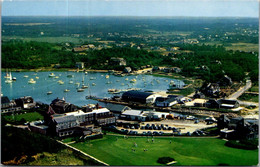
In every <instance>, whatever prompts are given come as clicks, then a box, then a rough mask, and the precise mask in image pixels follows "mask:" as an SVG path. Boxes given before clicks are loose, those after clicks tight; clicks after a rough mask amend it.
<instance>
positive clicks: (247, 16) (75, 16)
mask: <svg viewBox="0 0 260 167" xmlns="http://www.w3.org/2000/svg"><path fill="white" fill-rule="evenodd" d="M2 17H194V18H195V17H197V18H198V17H204V18H205V17H206V18H259V16H138V15H93V16H83V15H72V16H68V15H4V16H3V15H2Z"/></svg>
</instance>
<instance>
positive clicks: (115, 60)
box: [109, 57, 126, 66]
mask: <svg viewBox="0 0 260 167" xmlns="http://www.w3.org/2000/svg"><path fill="white" fill-rule="evenodd" d="M109 64H111V65H118V66H126V61H125V59H124V58H120V57H111V59H110V62H109Z"/></svg>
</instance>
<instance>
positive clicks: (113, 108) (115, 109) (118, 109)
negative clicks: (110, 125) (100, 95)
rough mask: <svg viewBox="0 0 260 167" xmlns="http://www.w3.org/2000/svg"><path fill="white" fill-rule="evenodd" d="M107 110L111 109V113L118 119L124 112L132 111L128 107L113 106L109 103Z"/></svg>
mask: <svg viewBox="0 0 260 167" xmlns="http://www.w3.org/2000/svg"><path fill="white" fill-rule="evenodd" d="M106 108H107V109H109V110H110V111H111V112H113V114H114V116H116V117H118V116H119V115H121V114H122V113H123V112H124V111H126V110H130V109H131V108H130V107H128V106H124V105H118V104H112V103H108V104H107V106H106Z"/></svg>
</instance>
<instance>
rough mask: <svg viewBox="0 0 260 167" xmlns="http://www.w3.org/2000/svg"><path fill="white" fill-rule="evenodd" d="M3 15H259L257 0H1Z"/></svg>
mask: <svg viewBox="0 0 260 167" xmlns="http://www.w3.org/2000/svg"><path fill="white" fill-rule="evenodd" d="M2 16H195V17H200V16H206V17H257V18H258V16H259V0H2Z"/></svg>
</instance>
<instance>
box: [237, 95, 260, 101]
mask: <svg viewBox="0 0 260 167" xmlns="http://www.w3.org/2000/svg"><path fill="white" fill-rule="evenodd" d="M258 98H259V96H258V95H253V94H247V93H244V94H242V95H241V96H240V97H239V98H238V99H239V100H242V101H251V102H256V103H258Z"/></svg>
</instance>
